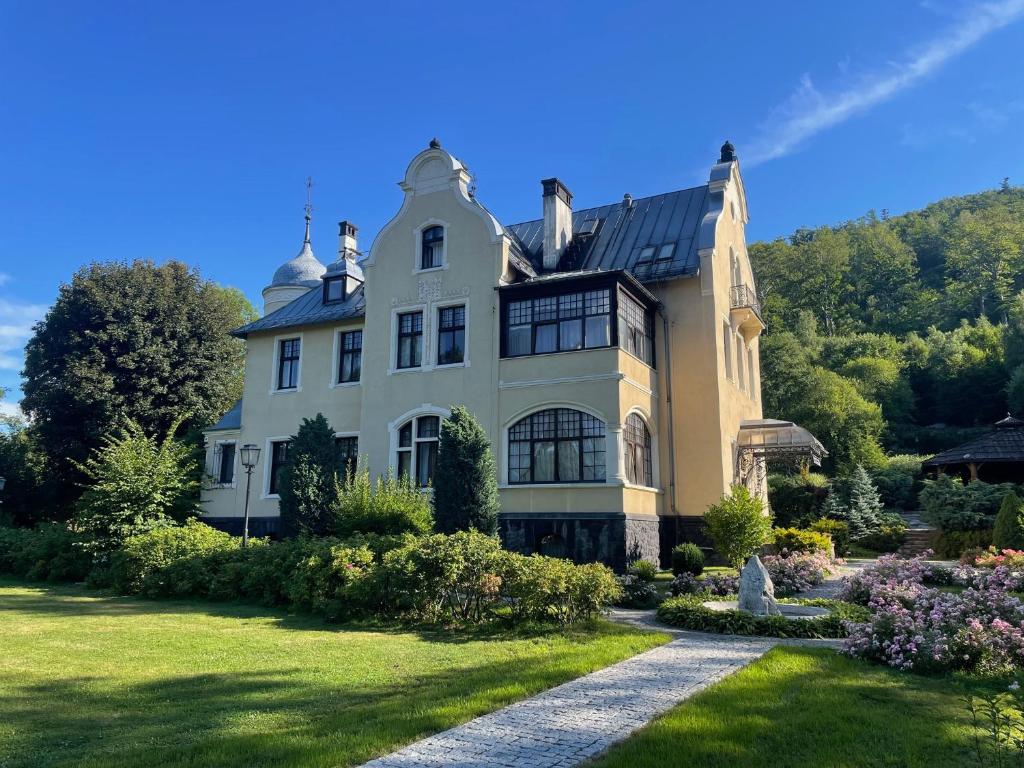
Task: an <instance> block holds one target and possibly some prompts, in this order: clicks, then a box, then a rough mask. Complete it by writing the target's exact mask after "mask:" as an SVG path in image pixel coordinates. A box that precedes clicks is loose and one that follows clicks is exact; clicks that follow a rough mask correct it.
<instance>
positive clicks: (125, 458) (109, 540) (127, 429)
mask: <svg viewBox="0 0 1024 768" xmlns="http://www.w3.org/2000/svg"><path fill="white" fill-rule="evenodd" d="M179 423H180V422H176V423H174V424H173V425H171V428H170V429H169V430H168V431H167V434H166V435H165V436H164V438H163V440H160V441H158V440H156V439H155V438H152V437H149V436H148V435H146V434H145V433H144V432H143V430H142V427H140V426H139V425H138V424H137V423H135V422H134V421H131V420H128V421H126V422H125V423H124V426H123V427H122V428H121V429H120V430H119V431H118V432H116V433H115V434H113V435H108V436H106V437H104V438H103V444H102V445H101V446H100V448H98V449H97V450H96V451H94V452H93V455H92V456H90V457H89V459H88V460H87V461H86V462H85V463H84V464H82V465H80V466H79V468H80V469H81V470H82V472H84V473H85V475H86V477H87V478H88V479H89V483H90V485H89V486H88V487H87V488H86V490H85V492H84V493H83V494H82V496H81V498H80V499H79V500H78V503H77V505H76V507H75V520H76V524H77V528H78V529H79V530H81V531H82V532H83V533H84V534H85V535H86V537H87V538H88V539H89V542H88V546H89V548H90V549H91V550H92V551H94V552H96V553H98V554H99V559H100V562H101V563H102V562H103V561H105V559H106V557H107V555H108V554H109V553H110V552H112V551H113V550H115V549H118V548H119V547H120V546H121V544H122V543H124V541H125V540H126V539H128V538H129V537H130V536H134V535H136V534H139V533H144V532H145V531H149V530H152V529H154V528H158V527H160V526H163V525H171V524H173V523H175V522H183V521H184V520H185V519H186V518H187V517H189V516H191V515H193V514H194V513H195V510H196V505H195V499H196V491H197V490H198V487H199V482H198V480H197V477H198V471H197V466H196V458H195V455H194V453H193V451H192V449H191V448H190V447H189V446H187V445H185V444H184V443H181V442H179V441H177V440H175V439H174V432H175V431H176V430H177V428H178V426H179Z"/></svg>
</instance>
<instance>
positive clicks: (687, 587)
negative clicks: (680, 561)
mask: <svg viewBox="0 0 1024 768" xmlns="http://www.w3.org/2000/svg"><path fill="white" fill-rule="evenodd" d="M739 586H740V579H739V576H727V575H725V574H721V573H714V574H711V575H709V576H705V577H704V578H702V579H698V578H697V577H696V576H693V575H692V574H689V573H681V574H679V575H678V576H676V577H675V578H674V579H673V580H672V584H671V586H670V590H671V592H672V594H673V595H676V596H678V595H701V594H703V595H716V596H718V597H726V596H728V595H735V594H736V593H737V592H738V591H739Z"/></svg>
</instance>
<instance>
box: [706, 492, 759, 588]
mask: <svg viewBox="0 0 1024 768" xmlns="http://www.w3.org/2000/svg"><path fill="white" fill-rule="evenodd" d="M704 522H705V524H706V525H707V527H708V534H709V535H710V536H711V541H712V542H714V545H715V549H716V550H717V551H718V553H719V554H720V555H721V556H722V557H724V558H725V559H726V560H728V561H729V563H730V564H731V565H733V566H735V567H736V568H740V567H742V566H743V563H744V562H745V561H746V559H747V558H748V557H750V556H751V555H752V554H754V553H755V552H756V551H757V550H758V549H760V548H761V546H762V545H763V544H764V543H765V542H767V541H768V540H769V538H770V537H771V533H772V518H771V516H770V515H768V514H766V513H765V510H764V504H763V503H762V501H761V499H759V498H757V497H756V496H751V495H750V490H749V489H748V488H747V487H746V486H745V485H734V486H733V487H732V492H731V493H730V494H729V495H728V496H723V497H722V499H721V501H719V502H718V503H717V504H714V505H712V506H710V507H708V510H707V512H705V513H704Z"/></svg>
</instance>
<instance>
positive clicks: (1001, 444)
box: [921, 414, 1024, 483]
mask: <svg viewBox="0 0 1024 768" xmlns="http://www.w3.org/2000/svg"><path fill="white" fill-rule="evenodd" d="M921 466H922V467H923V468H924V469H926V470H929V469H930V470H933V471H934V472H935V474H936V476H937V475H939V474H947V475H953V474H955V475H959V476H960V478H961V479H962V480H963V481H964V482H965V483H967V482H970V481H971V480H981V481H983V482H986V483H1022V482H1024V421H1022V420H1021V419H1015V418H1014V417H1013V416H1010V415H1009V414H1007V416H1006V418H1005V419H1003V420H1002V421H997V422H996V423H995V426H994V428H993V429H992V431H991V432H989V433H988V434H985V435H982V436H981V437H976V438H974V439H973V440H968V441H967V442H966V443H963V444H962V445H958V446H956V447H955V448H950V449H949V450H946V451H943V452H942V453H940V454H937V455H935V456H932V457H931V458H930V459H928V460H927V461H925V462H924V463H923V464H922V465H921Z"/></svg>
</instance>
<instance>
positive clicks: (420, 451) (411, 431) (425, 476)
mask: <svg viewBox="0 0 1024 768" xmlns="http://www.w3.org/2000/svg"><path fill="white" fill-rule="evenodd" d="M440 429H441V419H440V418H438V417H437V416H418V417H416V418H415V419H412V420H411V421H407V422H406V423H405V424H403V425H402V427H401V428H400V429H399V430H398V455H397V456H396V457H395V459H396V461H395V464H396V465H397V467H398V476H399V477H409V478H412V480H413V482H415V483H416V485H418V486H419V487H420V488H426V487H427V486H429V485H430V484H431V483H432V482H433V480H434V465H435V464H437V444H438V439H439V436H440Z"/></svg>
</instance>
